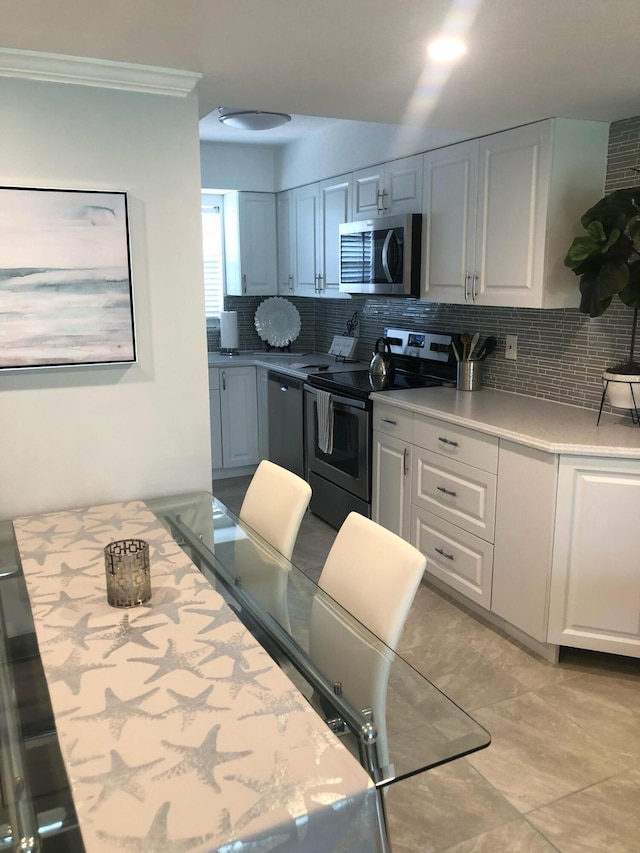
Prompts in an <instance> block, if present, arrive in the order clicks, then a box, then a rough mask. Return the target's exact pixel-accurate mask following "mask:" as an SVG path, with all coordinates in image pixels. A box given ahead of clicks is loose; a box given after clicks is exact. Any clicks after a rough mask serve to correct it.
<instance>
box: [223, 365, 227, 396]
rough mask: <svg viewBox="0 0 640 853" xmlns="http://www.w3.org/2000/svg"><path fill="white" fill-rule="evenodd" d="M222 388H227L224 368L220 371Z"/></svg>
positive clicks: (224, 389)
mask: <svg viewBox="0 0 640 853" xmlns="http://www.w3.org/2000/svg"><path fill="white" fill-rule="evenodd" d="M222 390H223V391H226V390H227V377H226V375H225V372H224V370H223V371H222Z"/></svg>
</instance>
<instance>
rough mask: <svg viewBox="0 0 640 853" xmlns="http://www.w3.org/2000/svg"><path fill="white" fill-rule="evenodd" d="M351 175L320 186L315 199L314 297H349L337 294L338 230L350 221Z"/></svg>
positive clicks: (324, 182)
mask: <svg viewBox="0 0 640 853" xmlns="http://www.w3.org/2000/svg"><path fill="white" fill-rule="evenodd" d="M352 185H353V183H352V176H351V175H342V176H340V177H338V178H331V179H330V180H328V181H322V182H321V183H320V197H319V204H320V210H319V216H318V226H319V233H318V239H317V246H318V251H319V254H320V257H319V258H318V294H317V295H319V296H330V297H333V298H336V297H342V296H344V297H345V298H347V299H348V298H349V296H348V294H346V293H344V294H343V293H340V292H339V285H340V263H339V228H340V225H342V223H343V222H349V221H350V219H351V193H352Z"/></svg>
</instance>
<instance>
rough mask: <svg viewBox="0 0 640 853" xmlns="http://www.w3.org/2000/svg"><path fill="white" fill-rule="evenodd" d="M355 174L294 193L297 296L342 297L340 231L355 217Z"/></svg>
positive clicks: (294, 257)
mask: <svg viewBox="0 0 640 853" xmlns="http://www.w3.org/2000/svg"><path fill="white" fill-rule="evenodd" d="M351 186H352V180H351V175H342V176H340V177H337V178H331V179H330V180H327V181H322V182H320V183H315V184H308V185H307V186H304V187H298V188H296V189H295V190H292V193H291V202H292V205H291V206H292V224H293V253H292V254H293V278H292V284H293V291H292V292H293V293H294V294H296V295H297V296H317V297H323V296H324V297H333V298H338V297H342V296H345V298H348V295H347V294H341V293H340V292H339V289H338V286H339V281H340V277H339V265H338V228H339V226H340V224H341V223H342V222H347V221H349V219H350V216H351Z"/></svg>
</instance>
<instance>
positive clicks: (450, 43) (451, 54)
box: [427, 36, 467, 62]
mask: <svg viewBox="0 0 640 853" xmlns="http://www.w3.org/2000/svg"><path fill="white" fill-rule="evenodd" d="M466 52H467V45H466V44H465V43H464V41H463V40H462V39H461V38H455V37H446V36H442V37H441V38H437V39H434V40H433V41H432V42H429V44H428V45H427V53H428V54H429V58H430V59H433V60H434V62H451V61H453V60H454V59H460V57H461V56H463V55H464V54H465V53H466Z"/></svg>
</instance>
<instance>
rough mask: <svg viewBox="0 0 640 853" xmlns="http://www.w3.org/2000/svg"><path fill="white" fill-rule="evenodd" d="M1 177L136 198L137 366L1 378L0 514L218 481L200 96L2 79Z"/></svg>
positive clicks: (132, 202) (133, 221) (171, 490)
mask: <svg viewBox="0 0 640 853" xmlns="http://www.w3.org/2000/svg"><path fill="white" fill-rule="evenodd" d="M0 103H1V104H2V133H1V134H0V163H2V183H3V184H5V185H19V186H30V187H37V186H42V187H70V188H85V189H118V190H126V191H127V192H128V193H129V206H130V210H129V214H130V223H131V244H132V262H133V285H134V295H135V302H136V321H137V332H138V350H139V363H138V364H137V365H133V366H130V367H122V368H118V367H111V368H109V367H93V368H89V367H87V368H82V367H71V368H59V369H49V370H37V371H30V372H25V371H21V372H20V371H18V372H11V373H7V372H3V373H2V374H0V518H3V519H4V518H13V517H16V516H17V515H21V514H25V513H33V512H40V511H47V510H56V509H67V508H71V507H76V506H86V505H90V504H96V503H101V502H106V501H112V500H122V499H130V498H136V497H138V498H144V497H152V496H159V495H165V494H171V493H174V492H182V491H189V490H195V489H210V487H211V457H210V438H209V413H208V412H209V410H208V382H207V354H206V333H205V320H204V295H203V286H202V242H201V241H202V238H201V224H200V173H199V144H198V117H197V106H196V102H195V98H194V97H193V96H190V97H188V98H180V97H168V96H160V95H142V94H136V93H126V92H116V91H111V90H106V89H95V88H88V87H84V86H76V85H64V84H50V83H38V82H31V81H24V80H14V79H6V78H4V79H0Z"/></svg>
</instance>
